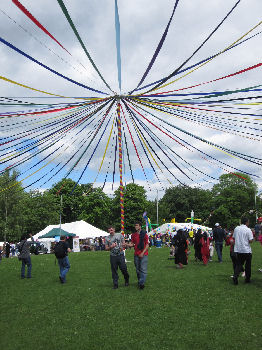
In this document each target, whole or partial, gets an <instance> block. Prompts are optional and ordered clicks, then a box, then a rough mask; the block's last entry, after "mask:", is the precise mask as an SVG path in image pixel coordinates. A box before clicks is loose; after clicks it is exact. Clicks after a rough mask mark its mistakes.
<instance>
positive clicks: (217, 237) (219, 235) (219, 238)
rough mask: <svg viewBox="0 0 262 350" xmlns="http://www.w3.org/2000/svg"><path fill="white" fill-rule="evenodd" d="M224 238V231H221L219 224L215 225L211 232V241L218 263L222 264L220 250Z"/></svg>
mask: <svg viewBox="0 0 262 350" xmlns="http://www.w3.org/2000/svg"><path fill="white" fill-rule="evenodd" d="M225 237H226V234H225V231H224V230H223V229H222V227H221V226H220V225H219V223H217V224H215V228H214V230H213V240H214V241H215V248H216V252H217V257H218V262H219V263H222V250H223V242H224V239H225Z"/></svg>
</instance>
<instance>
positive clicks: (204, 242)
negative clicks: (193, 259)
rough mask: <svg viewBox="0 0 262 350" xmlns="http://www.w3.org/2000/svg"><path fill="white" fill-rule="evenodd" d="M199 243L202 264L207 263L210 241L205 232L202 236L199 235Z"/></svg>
mask: <svg viewBox="0 0 262 350" xmlns="http://www.w3.org/2000/svg"><path fill="white" fill-rule="evenodd" d="M199 244H200V246H201V255H202V260H203V263H204V265H207V263H208V261H209V256H210V250H209V245H210V241H209V237H208V236H207V233H206V232H204V233H203V236H202V237H201V239H200V241H199Z"/></svg>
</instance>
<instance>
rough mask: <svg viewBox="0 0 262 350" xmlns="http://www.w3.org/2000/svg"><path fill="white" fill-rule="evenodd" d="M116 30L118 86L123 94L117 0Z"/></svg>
mask: <svg viewBox="0 0 262 350" xmlns="http://www.w3.org/2000/svg"><path fill="white" fill-rule="evenodd" d="M115 28H116V52H117V70H118V84H119V90H120V92H121V51H120V21H119V14H118V6H117V0H115Z"/></svg>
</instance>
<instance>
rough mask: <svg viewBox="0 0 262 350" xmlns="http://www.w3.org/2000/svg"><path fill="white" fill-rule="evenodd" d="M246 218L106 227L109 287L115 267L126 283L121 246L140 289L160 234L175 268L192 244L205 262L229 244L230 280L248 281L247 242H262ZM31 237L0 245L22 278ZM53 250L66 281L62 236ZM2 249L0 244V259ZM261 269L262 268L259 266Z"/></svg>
mask: <svg viewBox="0 0 262 350" xmlns="http://www.w3.org/2000/svg"><path fill="white" fill-rule="evenodd" d="M248 226H249V220H248V219H247V218H242V220H241V225H239V226H237V227H236V228H235V229H234V230H229V231H227V230H225V229H223V228H222V227H221V226H220V225H219V223H216V224H215V227H214V229H213V230H212V232H206V231H202V229H201V228H199V229H198V230H193V229H191V230H183V229H179V230H178V231H173V232H172V233H171V234H170V235H168V234H166V235H162V236H160V235H156V234H155V235H148V234H147V232H146V231H145V230H143V229H142V226H141V223H140V222H137V223H135V225H134V228H135V232H134V233H133V234H130V235H126V236H123V235H122V234H121V233H116V232H115V228H114V226H110V227H109V228H108V233H109V235H108V236H106V237H99V238H97V243H98V245H97V246H98V249H97V250H106V251H110V266H111V272H112V280H113V289H117V288H118V280H119V276H118V268H119V269H120V271H121V272H122V274H123V276H124V281H125V282H124V285H125V286H126V287H128V286H129V273H128V270H127V265H126V259H125V250H126V249H128V248H129V249H131V248H134V265H135V269H136V274H137V281H138V288H139V289H144V288H145V282H146V277H147V265H148V249H149V247H151V246H154V245H155V246H157V243H156V242H157V241H158V240H159V239H160V237H161V242H162V243H163V244H166V245H168V246H169V247H170V257H169V259H174V261H175V264H176V267H177V269H183V267H184V266H185V265H187V264H188V255H189V254H190V253H191V248H193V247H194V253H195V255H194V258H195V259H194V260H195V262H203V264H204V265H205V266H206V265H207V264H208V263H209V262H211V261H212V259H213V254H214V250H216V253H217V258H218V262H219V263H222V262H223V246H224V245H226V246H229V247H230V258H231V260H232V266H233V275H232V276H231V277H232V280H233V283H234V284H235V285H237V284H238V278H239V275H240V273H242V276H243V277H245V282H246V283H250V281H251V261H252V250H251V246H250V244H251V243H252V242H253V240H259V241H260V243H261V244H262V234H261V226H260V225H256V226H255V230H253V231H251V229H250V228H249V227H248ZM30 237H31V240H28V239H27V238H28V237H26V236H23V237H22V238H21V241H20V243H19V244H17V245H15V244H13V243H11V244H9V243H8V242H7V243H5V245H4V252H5V257H6V258H9V256H10V254H11V256H15V255H18V258H19V260H21V262H22V264H21V278H22V279H24V278H25V268H26V267H27V276H26V277H27V278H31V270H32V263H31V257H30V249H31V246H32V245H35V243H36V242H35V241H34V240H33V237H32V235H30ZM53 250H54V253H55V255H56V257H57V259H58V265H59V269H60V273H59V280H60V282H61V283H62V284H64V283H65V282H66V275H67V273H68V272H69V269H70V263H69V259H68V253H69V252H70V251H71V249H70V247H69V244H68V242H67V240H66V237H65V236H61V237H60V242H57V243H56V244H55V246H54V249H53ZM2 253H3V250H2V248H1V247H0V261H1V259H2ZM259 271H260V272H262V269H259Z"/></svg>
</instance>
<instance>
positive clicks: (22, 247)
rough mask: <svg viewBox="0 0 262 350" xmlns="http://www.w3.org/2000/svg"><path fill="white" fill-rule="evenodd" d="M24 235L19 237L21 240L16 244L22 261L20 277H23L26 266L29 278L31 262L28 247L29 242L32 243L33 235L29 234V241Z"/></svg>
mask: <svg viewBox="0 0 262 350" xmlns="http://www.w3.org/2000/svg"><path fill="white" fill-rule="evenodd" d="M27 237H28V236H26V235H23V236H22V237H21V241H20V243H19V244H18V246H17V248H18V251H19V253H20V254H19V260H21V261H22V266H21V278H22V279H24V278H25V267H26V266H27V278H31V271H32V262H31V256H30V247H31V244H34V239H33V236H32V235H31V234H30V235H29V237H31V242H30V241H27Z"/></svg>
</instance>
